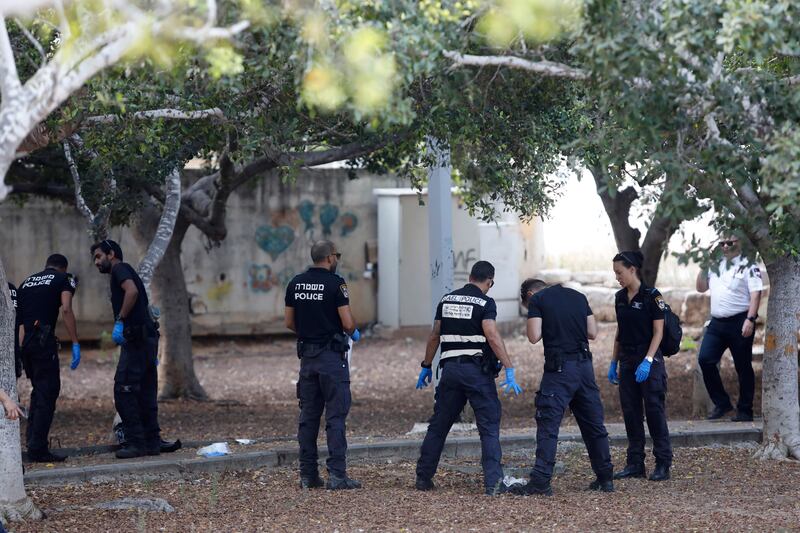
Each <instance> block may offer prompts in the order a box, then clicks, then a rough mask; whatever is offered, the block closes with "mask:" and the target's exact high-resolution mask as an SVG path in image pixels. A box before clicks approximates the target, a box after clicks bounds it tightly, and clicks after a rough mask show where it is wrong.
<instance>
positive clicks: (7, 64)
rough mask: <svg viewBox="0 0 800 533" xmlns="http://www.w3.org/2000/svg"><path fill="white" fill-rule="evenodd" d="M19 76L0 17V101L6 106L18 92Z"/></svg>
mask: <svg viewBox="0 0 800 533" xmlns="http://www.w3.org/2000/svg"><path fill="white" fill-rule="evenodd" d="M19 88H20V82H19V74H17V64H16V62H15V61H14V50H13V49H12V48H11V39H9V37H8V28H7V27H6V19H5V18H4V17H3V16H2V15H0V100H2V104H4V105H5V104H6V103H7V102H8V100H10V97H11V94H12V93H14V92H15V91H17V90H19Z"/></svg>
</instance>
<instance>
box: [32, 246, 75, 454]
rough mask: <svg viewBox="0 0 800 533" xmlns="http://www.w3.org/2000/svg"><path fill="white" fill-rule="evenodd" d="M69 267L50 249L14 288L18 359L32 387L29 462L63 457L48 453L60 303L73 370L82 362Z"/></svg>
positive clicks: (57, 377)
mask: <svg viewBox="0 0 800 533" xmlns="http://www.w3.org/2000/svg"><path fill="white" fill-rule="evenodd" d="M68 266H69V263H68V262H67V258H66V257H64V256H63V255H61V254H53V255H51V256H50V257H48V258H47V263H46V264H45V269H44V270H42V271H41V272H37V273H36V274H32V275H30V276H28V278H27V279H25V281H23V282H22V285H20V287H19V290H18V291H17V305H18V307H17V316H18V318H17V320H18V323H19V324H21V325H22V346H21V355H22V362H23V367H24V368H25V374H26V375H27V376H28V378H29V379H30V380H31V386H32V389H31V404H30V414H29V416H28V427H27V431H26V437H27V441H28V459H29V460H30V461H33V462H46V463H52V462H60V461H64V459H66V458H65V457H63V456H61V455H56V454H53V453H50V450H49V439H48V434H49V433H50V425H51V424H52V423H53V414H54V413H55V410H56V400H57V399H58V395H59V393H60V392H61V373H60V369H59V366H58V339H57V338H56V335H55V329H56V322H57V321H58V310H59V308H60V309H61V310H62V317H63V318H64V326H65V327H66V329H67V333H68V334H69V337H70V340H72V364H71V365H70V368H71V369H72V370H75V369H76V368H77V367H78V364H79V363H80V361H81V347H80V344H78V330H77V326H76V324H75V314H74V313H73V312H72V296H73V294H74V293H75V286H76V283H75V278H73V277H72V275H71V274H67V267H68Z"/></svg>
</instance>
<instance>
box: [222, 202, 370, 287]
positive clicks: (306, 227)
mask: <svg viewBox="0 0 800 533" xmlns="http://www.w3.org/2000/svg"><path fill="white" fill-rule="evenodd" d="M296 209H297V215H296V216H290V217H281V218H279V219H276V218H273V219H272V223H271V224H269V225H262V226H259V227H258V228H256V232H255V240H256V244H257V245H258V247H259V248H261V250H263V251H264V252H266V253H267V254H269V256H270V258H271V259H272V261H273V262H275V261H277V260H278V258H279V257H280V256H281V255H282V254H284V252H286V251H287V250H289V249H290V248H291V247H292V245H293V244H294V243H295V241H308V244H309V245H310V243H312V242H314V241H315V240H317V239H318V238H320V237H321V236H324V237H329V236H330V235H332V234H333V232H334V229H335V228H338V231H339V236H340V237H347V236H348V235H350V234H352V233H353V232H354V231H355V230H356V229H357V228H358V223H359V221H358V216H357V215H356V214H355V213H353V212H350V211H347V212H345V213H342V214H340V213H339V207H337V206H336V205H333V204H331V203H325V204H322V205H320V206H317V205H316V204H315V203H314V202H313V201H311V200H303V201H301V202H300V203H299V204H298V205H297V208H296ZM315 215H317V216H316V217H315ZM317 221H318V223H319V226H317ZM319 230H321V233H322V235H321V236H319V234H318V233H317V234H316V235H315V232H316V231H319ZM289 255H291V254H289ZM281 262H282V263H285V262H292V261H291V260H286V257H285V256H284V258H283V259H281ZM300 263H302V265H303V266H305V265H306V263H307V261H306V260H305V258H303V260H302V261H300ZM293 266H295V267H299V266H300V265H299V264H295V265H293ZM277 269H278V267H277V266H275V265H274V264H266V263H254V264H252V265H250V267H249V269H248V279H247V284H246V286H247V287H248V288H249V289H250V290H251V291H253V292H258V293H266V292H269V291H271V290H272V289H273V288H275V287H281V288H283V287H285V286H286V285H287V284H288V283H289V282H290V281H291V279H292V278H293V277H294V275H295V270H294V269H293V268H292V266H287V267H285V268H283V269H282V270H277ZM339 274H340V275H342V276H343V277H344V278H345V279H348V280H351V281H353V280H357V279H360V278H359V276H358V274H360V271H359V272H358V273H353V272H340V273H339ZM225 295H227V294H224V295H222V296H225Z"/></svg>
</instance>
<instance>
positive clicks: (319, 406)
mask: <svg viewBox="0 0 800 533" xmlns="http://www.w3.org/2000/svg"><path fill="white" fill-rule="evenodd" d="M341 256H342V254H340V253H339V252H337V251H336V245H335V244H333V243H332V242H330V241H319V242H317V243H315V244H314V245H313V246H312V247H311V260H312V261H313V262H314V266H312V267H311V268H309V269H308V270H307V271H306V272H303V273H302V274H298V275H297V276H295V277H294V279H292V281H291V282H290V283H289V285H288V286H287V287H286V299H285V304H286V310H285V319H286V327H287V328H289V329H290V330H292V331H294V332H295V333H297V356H298V357H299V358H300V378H299V379H298V381H297V398H298V399H299V400H300V422H299V427H298V430H297V440H298V441H299V442H300V486H301V487H302V488H304V489H309V488H317V487H322V486H323V484H324V481H323V480H322V478H320V476H319V471H318V468H317V461H318V457H319V456H318V453H317V435H318V434H319V423H320V417H321V416H322V411H323V409H324V410H325V432H326V436H327V441H328V460H327V467H328V483H327V485H326V488H327V489H328V490H341V489H358V488H361V483H359V482H358V481H355V480H353V479H350V478H349V477H347V459H346V455H347V439H346V437H345V420H346V419H347V413H348V412H349V411H350V369H349V367H348V364H347V350H348V349H349V346H348V340H349V339H348V337H347V335H350V337H351V338H352V339H353V340H354V341H357V340H358V339H360V338H361V334H360V333H359V331H358V329H356V325H355V320H353V315H352V313H351V312H350V295H349V294H348V292H347V284H346V283H345V281H344V279H342V278H341V277H339V276H337V275H336V267H337V265H338V264H339V259H340V258H341ZM343 331H344V332H346V333H347V335H345V334H344V333H343Z"/></svg>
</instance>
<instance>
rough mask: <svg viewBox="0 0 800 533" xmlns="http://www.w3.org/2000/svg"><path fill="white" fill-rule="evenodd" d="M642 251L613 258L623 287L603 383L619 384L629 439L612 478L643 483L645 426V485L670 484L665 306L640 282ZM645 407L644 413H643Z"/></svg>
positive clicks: (651, 290) (617, 275) (660, 297)
mask: <svg viewBox="0 0 800 533" xmlns="http://www.w3.org/2000/svg"><path fill="white" fill-rule="evenodd" d="M643 262H644V257H643V256H642V254H641V252H637V251H628V252H620V253H618V254H617V255H616V256H614V259H613V267H614V274H615V275H616V278H617V282H618V283H619V284H620V285H621V286H622V289H620V290H619V291H618V292H617V294H616V296H615V298H614V306H615V309H616V313H617V334H616V338H615V342H614V351H613V355H612V361H611V366H610V367H609V369H608V380H609V381H610V382H611V383H612V384H613V385H617V384H618V385H619V401H620V404H621V406H622V416H623V419H624V421H625V433H627V436H628V454H627V465H626V466H625V468H624V469H623V470H622V471H620V472H617V473H616V474H614V479H623V478H629V477H634V478H643V477H645V476H646V475H647V474H646V471H645V467H644V459H645V453H644V444H645V436H644V423H643V418H644V417H645V416H646V417H647V427H648V428H649V430H650V437H652V439H653V455H655V457H656V468H655V470H654V471H653V473H652V475H651V476H650V478H649V479H650V481H664V480H667V479H669V469H670V466H671V465H672V444H671V443H670V439H669V428H668V427H667V412H666V394H667V369H666V368H665V365H664V357H663V355H662V353H661V350H660V345H661V340H662V339H663V337H664V311H665V309H666V304H665V303H664V299H663V297H662V296H661V293H659V292H658V291H657V290H656V289H654V288H652V287H647V286H646V285H645V284H644V282H643V281H642V279H641V268H642V264H643ZM642 406H644V409H642Z"/></svg>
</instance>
